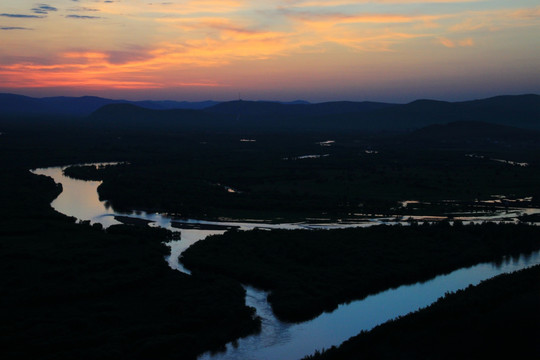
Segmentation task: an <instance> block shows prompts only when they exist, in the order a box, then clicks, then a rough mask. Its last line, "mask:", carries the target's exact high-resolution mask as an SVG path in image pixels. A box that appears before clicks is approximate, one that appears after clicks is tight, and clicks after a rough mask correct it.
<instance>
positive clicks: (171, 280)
mask: <svg viewBox="0 0 540 360" xmlns="http://www.w3.org/2000/svg"><path fill="white" fill-rule="evenodd" d="M4 160H5V158H4ZM3 162H4V164H3V165H4V167H3V169H4V171H3V172H2V175H1V176H0V179H1V189H2V190H1V193H0V199H1V203H2V207H1V208H0V212H1V214H0V274H1V276H0V289H1V291H0V292H1V294H2V295H1V296H0V318H1V319H2V321H0V347H1V348H2V358H3V359H28V358H32V357H33V358H39V359H149V358H160V359H173V358H174V359H178V358H181V359H195V357H196V355H197V354H200V353H202V352H204V351H208V350H211V349H220V348H221V347H222V346H223V345H224V344H225V343H226V342H228V341H232V340H234V339H236V338H238V337H239V336H243V335H247V334H250V333H254V332H257V331H258V329H259V326H260V322H259V320H258V319H257V318H254V309H252V308H247V307H246V306H245V305H244V297H245V291H244V289H243V288H242V287H241V286H240V284H239V283H238V282H236V281H232V280H229V279H227V278H224V277H222V276H216V275H204V274H201V275H196V276H191V277H190V276H187V275H185V274H182V273H179V272H177V271H174V270H172V269H170V268H169V267H168V266H167V264H166V262H165V261H164V259H163V258H164V256H165V254H166V253H167V250H168V249H167V248H166V247H165V246H164V245H163V242H164V241H167V240H168V239H169V238H170V237H171V236H172V234H171V233H169V232H167V231H165V230H159V229H153V228H149V227H146V228H145V227H137V228H134V227H131V226H123V225H122V226H120V225H119V226H113V227H110V228H109V229H107V231H104V230H103V229H101V227H100V226H97V225H96V226H90V225H84V224H75V223H74V221H73V220H74V219H71V218H67V217H65V216H63V215H60V214H58V213H56V212H54V211H53V210H52V209H51V208H50V205H49V203H50V201H52V199H54V197H55V196H56V195H57V194H58V193H59V191H60V190H61V189H60V188H58V187H57V186H55V185H54V183H53V182H52V180H51V179H49V178H46V177H43V176H35V175H32V174H30V172H29V171H28V170H26V169H25V170H22V169H17V168H13V167H8V166H6V164H5V161H3ZM215 299H219V301H215Z"/></svg>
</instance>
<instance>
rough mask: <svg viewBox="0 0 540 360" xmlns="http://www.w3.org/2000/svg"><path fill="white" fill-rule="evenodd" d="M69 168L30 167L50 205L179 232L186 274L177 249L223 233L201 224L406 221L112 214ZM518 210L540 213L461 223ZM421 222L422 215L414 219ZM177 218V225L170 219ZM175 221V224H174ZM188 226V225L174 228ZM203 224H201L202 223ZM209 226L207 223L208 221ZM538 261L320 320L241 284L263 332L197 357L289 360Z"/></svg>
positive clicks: (411, 288) (474, 273)
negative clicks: (50, 195)
mask: <svg viewBox="0 0 540 360" xmlns="http://www.w3.org/2000/svg"><path fill="white" fill-rule="evenodd" d="M65 168H66V167H50V168H40V169H34V170H32V173H34V174H36V175H45V176H49V177H51V178H52V179H53V180H54V181H55V182H57V183H60V184H62V188H63V191H62V193H61V194H60V195H59V196H58V197H57V198H56V199H55V200H54V201H53V202H52V203H51V206H52V207H53V208H54V209H55V210H57V211H58V212H60V213H63V214H66V215H69V216H73V217H75V218H77V219H78V220H79V221H90V222H91V223H100V224H102V225H103V226H104V227H108V226H111V225H114V224H119V223H120V222H119V221H118V220H116V219H115V216H129V217H132V218H137V219H142V220H148V221H151V223H150V226H159V227H163V228H166V229H169V230H171V231H175V232H177V231H181V240H175V241H171V242H170V243H169V244H168V246H169V247H170V248H171V254H170V255H169V256H168V257H167V258H166V260H167V262H168V264H169V266H170V267H171V268H173V269H176V270H179V271H183V272H187V273H189V272H188V271H187V269H185V268H184V267H183V266H182V264H181V263H180V262H179V260H178V259H179V257H180V255H181V254H182V252H183V251H184V250H185V249H187V248H188V247H189V246H190V245H191V244H193V243H195V242H197V241H199V240H202V239H204V238H206V237H207V236H209V235H212V234H222V233H223V232H224V231H225V230H221V229H216V230H214V229H212V230H202V229H196V228H195V227H197V226H198V225H210V228H212V227H214V228H216V226H222V227H227V226H236V227H239V228H240V230H250V229H254V228H269V229H273V228H284V229H305V228H308V229H317V228H343V227H365V226H372V225H376V224H380V223H388V224H390V223H392V224H394V223H398V222H400V223H403V224H407V222H406V220H405V219H406V218H407V219H408V218H409V217H408V216H407V217H402V218H401V219H396V218H395V217H389V218H374V219H367V220H365V221H362V222H357V223H347V224H343V223H326V224H321V223H319V224H313V223H283V224H268V223H256V222H232V221H231V222H212V221H202V220H183V221H182V222H181V224H178V222H177V221H175V220H172V219H171V218H169V217H167V216H165V215H162V214H157V213H146V212H139V211H137V212H133V213H130V214H124V213H117V212H114V211H113V209H111V208H110V207H108V206H107V205H106V203H105V202H104V201H100V200H99V196H98V193H97V187H98V186H99V185H100V182H99V181H83V180H76V179H72V178H68V177H66V176H64V174H63V169H65ZM522 212H527V213H538V212H540V210H539V209H527V210H526V211H525V210H523V209H515V210H514V211H509V212H506V213H500V214H495V215H494V216H486V217H481V216H480V217H464V218H462V219H463V220H467V221H473V222H482V221H490V220H509V221H512V220H513V219H514V220H515V219H517V216H518V215H519V214H521V213H522ZM419 220H421V218H419ZM175 222H176V224H175ZM173 225H175V226H173ZM182 225H185V226H186V227H189V229H179V228H178V226H182ZM203 228H205V226H203ZM206 228H208V226H206ZM535 264H540V251H537V252H534V253H532V254H528V255H521V256H520V257H514V258H510V257H509V258H506V259H504V260H503V261H502V262H499V263H482V264H478V265H476V266H473V267H469V268H463V269H459V270H456V271H453V272H451V273H449V274H446V275H440V276H437V277H435V278H433V279H431V280H429V281H426V282H423V283H417V284H413V285H404V286H400V287H398V288H395V289H389V290H386V291H383V292H381V293H378V294H375V295H371V296H368V297H366V298H365V299H362V300H358V301H353V302H350V303H348V304H341V305H340V306H339V307H338V308H337V309H336V310H334V311H333V312H331V313H323V314H321V315H320V316H318V317H317V318H315V319H313V320H310V321H306V322H302V323H298V324H292V323H285V322H282V321H279V320H278V319H277V318H276V317H275V316H274V315H273V313H272V310H271V308H270V305H269V304H268V302H267V301H266V297H267V295H268V294H267V293H266V292H264V291H261V290H258V289H255V288H252V287H247V286H246V287H245V288H246V292H247V296H246V304H247V305H248V306H252V307H254V308H256V310H257V314H258V315H259V316H260V317H261V318H262V330H261V332H260V333H259V334H257V335H252V336H249V337H246V338H243V339H239V340H238V341H235V342H234V343H231V344H227V350H226V351H225V352H220V353H215V354H213V353H205V354H203V355H201V356H200V357H199V359H200V360H217V359H244V360H249V359H252V360H255V359H257V360H278V359H279V360H287V359H290V360H293V359H300V358H302V357H303V356H305V355H308V354H311V353H313V352H314V351H315V350H320V349H321V348H329V347H331V346H332V345H339V344H340V343H341V342H343V341H345V340H346V339H348V338H349V337H351V336H354V335H356V334H358V333H359V332H360V331H362V330H369V329H371V328H373V327H374V326H376V325H378V324H381V323H383V322H385V321H388V320H390V319H392V318H395V317H397V316H401V315H405V314H407V313H409V312H411V311H415V310H417V309H419V308H422V307H425V306H428V305H429V304H431V303H433V302H434V301H436V300H437V299H438V298H439V297H441V296H443V295H444V294H445V293H446V292H449V291H456V290H459V289H463V288H466V287H467V286H469V285H470V284H473V285H475V284H478V283H479V282H481V281H483V280H485V279H489V278H491V277H494V276H496V275H499V274H502V273H507V272H512V271H516V270H520V269H523V268H526V267H529V266H532V265H535Z"/></svg>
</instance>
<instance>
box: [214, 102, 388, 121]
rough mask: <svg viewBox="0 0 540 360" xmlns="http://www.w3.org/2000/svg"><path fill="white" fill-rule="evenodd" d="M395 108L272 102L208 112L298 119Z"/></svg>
mask: <svg viewBox="0 0 540 360" xmlns="http://www.w3.org/2000/svg"><path fill="white" fill-rule="evenodd" d="M392 106H395V104H388V103H378V102H368V101H364V102H352V101H335V102H323V103H317V104H310V103H304V102H300V101H295V102H292V103H279V102H270V101H242V100H239V101H229V102H223V103H220V104H217V105H215V106H212V107H209V108H207V109H206V111H207V112H211V113H217V114H228V115H233V116H248V117H260V116H265V117H283V116H286V117H298V116H321V115H333V114H348V113H362V112H367V111H373V110H378V109H384V108H389V107H392Z"/></svg>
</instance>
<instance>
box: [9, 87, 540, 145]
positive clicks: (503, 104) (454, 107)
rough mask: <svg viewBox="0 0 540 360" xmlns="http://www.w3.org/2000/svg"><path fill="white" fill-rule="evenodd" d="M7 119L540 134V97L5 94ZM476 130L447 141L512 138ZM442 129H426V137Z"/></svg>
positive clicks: (270, 128) (234, 128) (263, 128)
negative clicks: (384, 99) (194, 98)
mask: <svg viewBox="0 0 540 360" xmlns="http://www.w3.org/2000/svg"><path fill="white" fill-rule="evenodd" d="M127 105H130V106H127ZM182 110H183V111H182ZM187 110H189V111H187ZM5 114H23V115H32V116H39V115H69V116H89V119H90V121H91V122H99V123H100V124H103V125H108V126H113V125H114V126H127V127H129V126H132V125H135V124H136V125H137V126H138V127H141V126H147V127H150V126H151V127H156V126H167V127H171V126H174V127H182V126H184V127H189V128H190V129H199V128H202V129H205V127H207V126H214V127H215V129H216V130H220V129H222V130H226V131H304V132H305V131H317V132H320V131H337V132H347V131H364V132H380V131H385V132H388V131H390V132H413V131H415V130H418V129H422V128H425V127H427V126H430V125H437V124H439V125H443V124H449V123H455V122H461V123H463V122H465V123H467V122H474V123H478V122H481V123H486V124H498V125H502V126H509V127H513V128H524V129H536V130H540V96H539V95H517V96H497V97H493V98H488V99H482V100H472V101H464V102H445V101H435V100H417V101H413V102H411V103H409V104H389V103H378V102H351V101H336V102H324V103H315V104H311V103H308V102H305V101H302V100H298V101H294V102H292V103H280V102H270V101H241V100H238V101H230V102H222V103H216V102H213V101H204V102H197V103H190V102H176V101H138V102H130V101H125V100H111V99H104V98H99V97H90V96H85V97H80V98H72V97H53V98H41V99H36V98H31V97H26V96H20V95H13V94H0V115H5ZM90 114H91V115H90ZM120 124H122V125H120ZM459 126H462V130H460V128H459ZM471 126H472V125H471V124H469V125H465V124H462V125H453V127H451V128H446V129H444V130H442V131H443V132H447V134H448V132H457V131H463V132H467V133H469V134H472V133H474V132H475V131H476V132H477V133H478V134H480V133H481V132H483V131H491V132H499V133H501V134H502V133H504V132H505V131H509V133H513V132H512V131H510V130H508V129H506V130H502V129H495V128H489V129H488V128H487V127H485V125H484V128H481V127H482V126H483V125H478V124H476V125H474V126H473V127H472V128H471ZM436 129H437V128H433V129H428V130H425V131H426V132H425V133H427V132H428V131H436ZM471 131H472V133H471ZM420 134H421V133H419V134H417V136H420ZM443 135H444V134H443ZM462 135H463V136H465V135H466V134H465V133H463V134H462ZM433 136H435V134H433Z"/></svg>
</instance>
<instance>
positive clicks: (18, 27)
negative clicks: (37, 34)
mask: <svg viewBox="0 0 540 360" xmlns="http://www.w3.org/2000/svg"><path fill="white" fill-rule="evenodd" d="M0 30H33V29H30V28H26V27H21V26H4V27H0Z"/></svg>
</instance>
